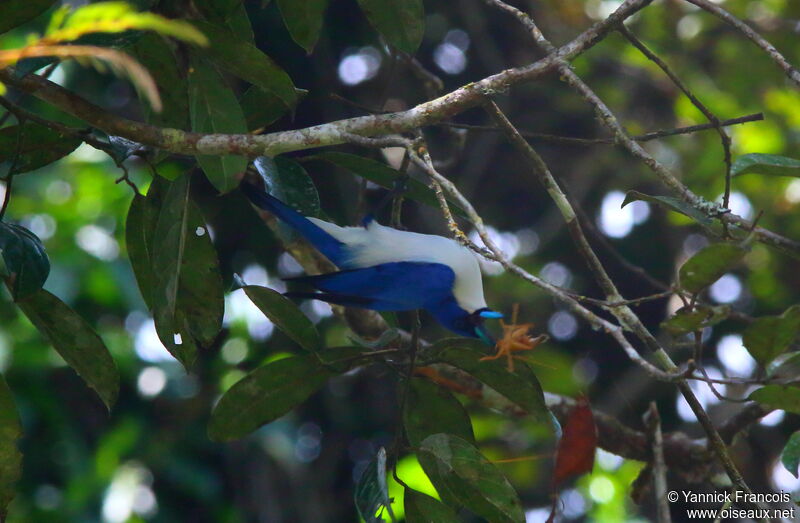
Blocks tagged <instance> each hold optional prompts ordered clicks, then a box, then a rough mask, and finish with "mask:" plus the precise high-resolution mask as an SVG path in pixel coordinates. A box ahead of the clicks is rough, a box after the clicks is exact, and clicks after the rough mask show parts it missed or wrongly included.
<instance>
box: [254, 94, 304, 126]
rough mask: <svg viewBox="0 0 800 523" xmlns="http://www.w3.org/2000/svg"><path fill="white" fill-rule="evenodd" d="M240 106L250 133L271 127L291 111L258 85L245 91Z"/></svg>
mask: <svg viewBox="0 0 800 523" xmlns="http://www.w3.org/2000/svg"><path fill="white" fill-rule="evenodd" d="M303 93H305V91H303ZM239 105H241V107H242V112H243V113H244V117H245V120H247V130H248V131H254V130H256V129H263V128H264V127H267V126H269V125H270V124H271V123H274V122H275V121H276V120H277V119H278V118H280V117H281V116H283V115H284V114H286V112H287V111H288V110H289V109H287V107H286V104H284V103H283V101H282V100H281V99H280V98H278V97H277V96H275V95H274V94H272V93H271V92H269V91H266V90H264V89H262V88H260V87H258V86H257V85H252V86H250V88H249V89H248V90H247V91H245V93H244V94H243V95H242V96H241V98H239Z"/></svg>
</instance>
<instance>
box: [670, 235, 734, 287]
mask: <svg viewBox="0 0 800 523" xmlns="http://www.w3.org/2000/svg"><path fill="white" fill-rule="evenodd" d="M746 253H747V251H746V250H745V249H744V248H743V247H742V246H740V245H737V244H733V243H715V244H713V245H709V246H708V247H705V248H704V249H702V250H701V251H700V252H698V253H697V254H695V255H694V256H692V257H691V258H689V260H688V261H687V262H686V263H684V264H683V265H682V266H681V268H680V271H679V273H678V275H679V277H680V284H681V287H683V288H684V289H686V290H687V291H689V292H692V293H698V292H700V291H702V290H703V289H705V288H706V287H708V286H709V285H711V284H712V283H714V282H715V281H717V280H718V279H720V278H721V277H722V276H723V275H724V274H725V273H726V272H728V271H729V270H731V269H732V268H733V267H734V266H735V265H736V264H738V263H739V261H740V260H741V259H742V258H743V257H744V255H745V254H746Z"/></svg>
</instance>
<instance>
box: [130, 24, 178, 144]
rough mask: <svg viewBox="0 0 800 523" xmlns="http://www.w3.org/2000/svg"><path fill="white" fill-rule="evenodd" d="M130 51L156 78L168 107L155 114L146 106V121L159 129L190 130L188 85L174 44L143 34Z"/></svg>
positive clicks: (155, 36)
mask: <svg viewBox="0 0 800 523" xmlns="http://www.w3.org/2000/svg"><path fill="white" fill-rule="evenodd" d="M129 51H130V52H131V54H133V56H135V57H136V59H137V60H139V63H141V64H142V65H143V66H144V67H145V68H146V69H147V70H148V71H149V72H150V74H151V75H152V76H153V79H154V80H155V82H156V86H157V87H158V93H159V94H160V95H161V101H162V103H163V104H164V108H163V109H162V111H161V112H160V113H156V112H153V111H151V110H150V108H149V106H148V105H146V104H145V105H144V108H143V109H144V113H145V114H144V117H145V120H146V121H147V122H148V123H151V124H153V125H156V126H158V127H169V128H173V129H188V128H189V100H188V86H187V84H186V78H185V77H184V76H183V74H181V68H180V67H179V65H178V60H177V57H176V56H175V53H174V51H173V48H172V46H171V45H170V43H169V42H168V41H167V40H165V39H163V38H161V37H160V36H158V35H155V34H152V33H148V34H144V35H142V37H141V38H139V39H138V40H137V41H136V43H135V44H133V45H132V46H131V47H130V49H129Z"/></svg>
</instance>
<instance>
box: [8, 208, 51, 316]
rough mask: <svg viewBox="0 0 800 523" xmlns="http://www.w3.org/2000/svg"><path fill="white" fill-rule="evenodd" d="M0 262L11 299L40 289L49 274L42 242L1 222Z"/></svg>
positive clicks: (47, 259)
mask: <svg viewBox="0 0 800 523" xmlns="http://www.w3.org/2000/svg"><path fill="white" fill-rule="evenodd" d="M0 261H2V263H1V264H0V274H2V275H4V277H5V278H7V282H8V285H9V289H10V290H11V296H12V297H13V298H14V300H20V299H22V298H25V297H26V296H29V295H31V294H33V293H35V292H36V291H38V290H39V289H41V288H42V285H44V282H45V281H46V280H47V276H48V275H49V274H50V259H49V258H48V257H47V252H45V250H44V245H42V242H41V240H39V238H38V237H36V235H35V234H33V233H32V232H31V231H29V230H28V229H26V228H25V227H20V226H19V225H14V224H11V223H5V222H0Z"/></svg>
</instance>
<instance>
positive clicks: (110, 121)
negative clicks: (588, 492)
mask: <svg viewBox="0 0 800 523" xmlns="http://www.w3.org/2000/svg"><path fill="white" fill-rule="evenodd" d="M651 2H652V0H626V1H625V2H624V3H623V4H622V5H621V6H620V7H619V8H618V9H617V10H616V11H615V12H614V13H612V14H611V15H610V16H609V17H608V18H606V19H605V20H602V21H600V22H598V23H596V24H594V25H593V26H592V27H590V28H589V29H587V30H586V31H584V32H583V33H581V34H580V35H579V36H578V37H577V38H575V39H574V40H572V41H571V42H569V43H568V44H566V45H564V46H563V47H560V48H559V49H558V50H557V51H556V52H555V53H553V55H551V56H547V57H545V58H543V59H541V60H539V61H537V62H534V63H532V64H530V65H527V66H525V67H517V68H512V69H506V70H505V71H502V72H500V73H497V74H495V75H492V76H489V77H487V78H484V79H483V80H480V81H478V82H474V83H470V84H467V85H465V86H464V87H461V88H459V89H456V90H455V91H453V92H451V93H448V94H446V95H444V96H442V97H440V98H437V99H435V100H431V101H428V102H425V103H422V104H420V105H418V106H416V107H413V108H411V109H409V110H407V111H401V112H396V113H388V114H376V115H369V116H361V117H358V118H351V119H348V120H340V121H337V122H331V123H327V124H322V125H317V126H314V127H309V128H306V129H298V130H293V131H282V132H277V133H270V134H264V135H257V136H256V135H250V134H199V133H193V132H187V131H182V130H179V129H165V128H160V127H155V126H152V125H148V124H144V123H141V122H135V121H133V120H128V119H125V118H122V117H119V116H116V115H114V114H111V113H109V112H107V111H105V110H104V109H102V108H100V107H98V106H96V105H94V104H93V103H91V102H89V101H87V100H85V99H84V98H81V97H79V96H77V95H75V94H74V93H72V92H70V91H68V90H66V89H63V88H62V87H60V86H58V85H56V84H54V83H52V82H49V81H47V80H44V79H42V78H40V77H37V76H36V75H27V76H25V77H23V78H19V77H18V76H17V75H16V74H15V72H14V71H13V70H12V69H4V70H0V81H1V82H3V83H6V84H8V85H10V86H12V87H14V88H17V89H19V90H21V91H24V92H26V93H29V94H33V95H34V96H37V97H38V98H40V99H42V100H44V101H46V102H49V103H51V104H53V105H55V106H57V107H58V108H60V109H61V110H63V111H65V112H67V113H69V114H71V115H73V116H76V117H78V118H80V119H82V120H84V121H86V122H87V123H89V124H90V125H91V126H93V127H96V128H98V129H100V130H102V131H104V132H105V133H107V134H110V135H115V136H122V137H125V138H127V139H129V140H133V141H136V142H139V143H142V144H145V145H150V146H152V147H156V148H159V149H163V150H165V151H169V152H173V153H179V154H208V155H226V154H239V155H243V156H259V155H267V156H273V155H276V154H280V153H285V152H289V151H297V150H301V149H309V148H312V147H322V146H327V145H337V144H341V143H346V142H347V141H348V140H347V139H346V138H345V136H344V134H345V133H351V134H359V135H364V136H370V135H380V134H392V133H402V132H406V131H410V130H413V129H417V128H419V127H422V126H424V125H430V124H433V123H436V122H440V121H443V120H446V119H448V118H450V117H452V116H454V115H456V114H458V113H461V112H463V111H465V110H466V109H469V108H470V107H473V106H475V105H478V104H480V103H481V102H482V100H483V97H484V95H485V94H486V93H491V92H497V91H504V90H506V89H507V88H509V87H510V86H512V85H515V84H518V83H521V82H525V81H529V80H532V79H534V78H538V77H540V76H542V75H544V74H546V73H548V72H550V71H552V70H553V68H554V67H555V65H556V64H558V63H560V62H561V61H562V60H570V59H572V58H575V57H576V56H578V55H579V54H581V53H583V52H584V51H586V50H588V49H590V48H591V47H592V46H594V45H595V44H597V43H598V42H599V41H601V40H602V39H603V37H605V36H606V34H608V33H609V32H610V31H611V30H613V29H614V28H615V27H616V26H617V25H618V24H620V23H622V22H623V21H624V20H626V19H627V18H629V17H630V16H632V15H633V14H635V13H636V12H637V11H639V10H640V9H642V8H644V7H645V6H647V5H649V4H650V3H651Z"/></svg>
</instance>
